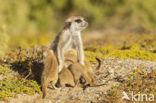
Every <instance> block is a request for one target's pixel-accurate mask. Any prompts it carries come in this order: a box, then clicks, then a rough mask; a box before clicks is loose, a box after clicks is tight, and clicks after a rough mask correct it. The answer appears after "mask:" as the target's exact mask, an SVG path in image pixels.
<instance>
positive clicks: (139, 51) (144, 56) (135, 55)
mask: <svg viewBox="0 0 156 103" xmlns="http://www.w3.org/2000/svg"><path fill="white" fill-rule="evenodd" d="M85 50H86V51H85V55H86V57H87V58H88V60H90V61H95V59H94V58H95V57H97V56H99V57H101V58H104V57H105V58H108V57H114V58H122V59H141V60H150V61H156V53H154V52H152V51H149V50H146V49H143V48H141V46H140V45H139V44H134V45H132V46H131V48H129V49H125V50H121V49H116V48H113V47H112V46H108V47H92V48H85Z"/></svg>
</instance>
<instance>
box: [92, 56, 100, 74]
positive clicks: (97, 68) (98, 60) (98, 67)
mask: <svg viewBox="0 0 156 103" xmlns="http://www.w3.org/2000/svg"><path fill="white" fill-rule="evenodd" d="M96 60H97V62H98V63H99V64H98V66H97V67H96V69H95V70H94V72H96V71H98V70H99V69H100V68H101V60H100V59H99V58H96Z"/></svg>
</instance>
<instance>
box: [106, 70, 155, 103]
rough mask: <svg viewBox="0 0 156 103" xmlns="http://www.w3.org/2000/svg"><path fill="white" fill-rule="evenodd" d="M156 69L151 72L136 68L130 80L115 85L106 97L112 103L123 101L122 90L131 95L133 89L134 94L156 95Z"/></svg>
mask: <svg viewBox="0 0 156 103" xmlns="http://www.w3.org/2000/svg"><path fill="white" fill-rule="evenodd" d="M155 74H156V70H154V71H153V72H151V73H147V72H143V71H140V69H135V70H134V71H133V73H132V74H131V75H130V76H129V80H127V81H125V82H123V83H122V84H119V85H117V86H115V87H113V88H112V89H111V90H109V91H108V94H107V95H106V99H107V100H108V101H109V102H110V103H121V102H122V101H123V100H122V96H123V94H122V92H123V91H125V92H126V93H127V94H128V95H129V96H130V95H131V94H130V93H131V91H133V93H134V94H138V93H140V94H141V93H142V94H147V95H149V94H154V96H156V83H155V80H156V76H155Z"/></svg>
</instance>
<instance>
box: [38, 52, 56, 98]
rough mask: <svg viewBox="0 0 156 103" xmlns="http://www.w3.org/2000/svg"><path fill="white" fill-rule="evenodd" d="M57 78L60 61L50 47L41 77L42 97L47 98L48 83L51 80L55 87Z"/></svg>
mask: <svg viewBox="0 0 156 103" xmlns="http://www.w3.org/2000/svg"><path fill="white" fill-rule="evenodd" d="M57 80H58V63H57V60H56V57H55V55H54V53H53V51H52V50H49V49H48V50H47V51H46V53H45V59H44V69H43V73H42V77H41V86H42V92H43V96H42V98H45V96H46V89H47V87H48V84H49V83H50V82H51V84H52V86H53V87H54V88H55V86H54V85H55V84H56V82H57Z"/></svg>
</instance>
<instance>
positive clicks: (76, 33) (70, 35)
mask: <svg viewBox="0 0 156 103" xmlns="http://www.w3.org/2000/svg"><path fill="white" fill-rule="evenodd" d="M87 26H88V23H87V22H86V21H85V20H84V18H83V17H80V16H72V17H69V18H68V19H67V20H66V21H65V26H64V28H63V30H62V31H61V32H60V33H58V35H57V36H56V38H55V40H54V41H53V43H51V46H50V48H51V49H52V50H53V51H54V53H55V55H56V58H57V61H58V65H59V67H58V68H59V72H61V70H62V68H63V67H64V52H65V51H67V50H69V49H71V48H74V49H75V50H76V51H77V55H78V56H77V59H78V62H80V63H81V64H83V65H84V51H83V43H82V38H81V31H82V30H83V29H85V28H86V27H87Z"/></svg>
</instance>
